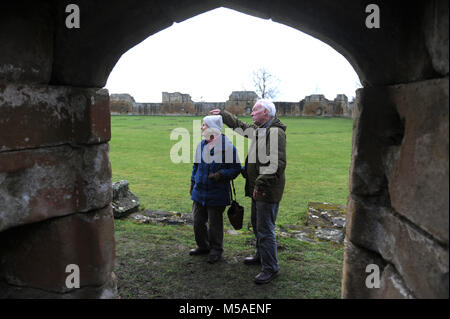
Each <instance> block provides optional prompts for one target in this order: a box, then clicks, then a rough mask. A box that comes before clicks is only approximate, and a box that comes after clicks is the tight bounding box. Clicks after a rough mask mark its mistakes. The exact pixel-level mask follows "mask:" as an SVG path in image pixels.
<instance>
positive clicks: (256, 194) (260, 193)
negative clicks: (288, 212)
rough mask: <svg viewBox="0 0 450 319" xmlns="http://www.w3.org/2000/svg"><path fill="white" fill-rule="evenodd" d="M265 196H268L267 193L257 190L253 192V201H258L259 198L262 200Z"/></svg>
mask: <svg viewBox="0 0 450 319" xmlns="http://www.w3.org/2000/svg"><path fill="white" fill-rule="evenodd" d="M265 195H266V193H263V192H260V191H258V190H257V189H256V188H255V189H254V190H253V199H254V200H256V199H258V198H261V197H263V196H265Z"/></svg>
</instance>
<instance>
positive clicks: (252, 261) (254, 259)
mask: <svg viewBox="0 0 450 319" xmlns="http://www.w3.org/2000/svg"><path fill="white" fill-rule="evenodd" d="M244 264H246V265H260V264H261V257H260V256H258V255H253V256H250V257H245V258H244Z"/></svg>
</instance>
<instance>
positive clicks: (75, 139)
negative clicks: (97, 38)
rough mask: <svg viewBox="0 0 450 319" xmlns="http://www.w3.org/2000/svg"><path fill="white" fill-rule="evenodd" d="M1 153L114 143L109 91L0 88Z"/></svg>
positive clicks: (67, 88) (56, 87)
mask: <svg viewBox="0 0 450 319" xmlns="http://www.w3.org/2000/svg"><path fill="white" fill-rule="evenodd" d="M0 112H1V114H2V116H1V117H0V152H1V151H9V150H18V149H26V148H36V147H43V146H52V145H61V144H94V143H101V142H106V141H108V140H110V138H111V127H110V117H111V115H110V109H109V94H108V91H107V90H105V89H100V90H99V89H89V88H87V89H86V88H74V87H64V86H38V85H14V84H8V85H1V84H0Z"/></svg>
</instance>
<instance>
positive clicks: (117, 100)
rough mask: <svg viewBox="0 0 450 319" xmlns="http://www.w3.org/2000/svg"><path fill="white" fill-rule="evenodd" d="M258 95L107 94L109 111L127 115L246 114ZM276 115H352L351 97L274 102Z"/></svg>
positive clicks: (248, 113) (310, 98)
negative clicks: (153, 98) (146, 99)
mask: <svg viewBox="0 0 450 319" xmlns="http://www.w3.org/2000/svg"><path fill="white" fill-rule="evenodd" d="M258 99H259V97H258V95H257V94H256V93H255V92H254V91H233V92H232V93H231V94H230V96H229V98H228V100H227V101H225V102H194V101H192V98H191V96H190V95H189V94H182V93H179V92H174V93H168V92H162V103H140V102H136V101H135V100H134V98H133V97H132V96H131V95H130V94H127V93H125V94H111V95H110V105H111V114H112V115H119V114H128V115H207V114H208V112H209V111H210V110H213V109H217V108H219V109H226V110H227V111H229V112H231V113H233V114H237V115H250V113H251V110H252V107H253V105H254V104H255V102H256V101H257V100H258ZM274 104H275V107H276V109H277V114H278V115H283V116H339V117H350V118H351V117H353V108H354V101H350V102H349V101H348V98H347V96H346V95H345V94H338V95H337V96H336V98H335V99H334V100H333V101H330V100H328V99H327V98H325V96H324V95H322V94H313V95H309V96H306V97H305V98H304V99H303V100H301V101H300V102H274Z"/></svg>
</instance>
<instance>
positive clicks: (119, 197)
mask: <svg viewBox="0 0 450 319" xmlns="http://www.w3.org/2000/svg"><path fill="white" fill-rule="evenodd" d="M112 188H113V200H112V203H111V205H112V207H113V213H114V218H123V217H125V216H127V215H129V214H131V213H134V212H136V211H137V210H138V208H139V199H138V198H137V196H136V195H134V194H133V193H132V192H131V191H130V190H129V188H128V181H126V180H121V181H119V182H116V183H113V185H112Z"/></svg>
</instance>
